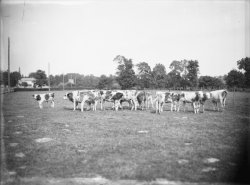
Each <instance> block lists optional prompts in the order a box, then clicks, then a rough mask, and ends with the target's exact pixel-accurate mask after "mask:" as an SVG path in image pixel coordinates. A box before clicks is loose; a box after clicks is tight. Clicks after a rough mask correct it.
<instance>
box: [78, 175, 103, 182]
mask: <svg viewBox="0 0 250 185" xmlns="http://www.w3.org/2000/svg"><path fill="white" fill-rule="evenodd" d="M74 180H75V182H76V183H86V184H92V183H98V184H106V183H107V182H108V180H107V179H105V178H103V177H101V176H97V177H93V178H74Z"/></svg>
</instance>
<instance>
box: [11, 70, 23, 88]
mask: <svg viewBox="0 0 250 185" xmlns="http://www.w3.org/2000/svg"><path fill="white" fill-rule="evenodd" d="M20 79H21V74H20V73H19V72H17V71H14V72H12V73H10V86H11V87H15V86H16V85H17V84H18V81H19V80H20Z"/></svg>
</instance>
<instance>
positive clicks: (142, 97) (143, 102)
mask: <svg viewBox="0 0 250 185" xmlns="http://www.w3.org/2000/svg"><path fill="white" fill-rule="evenodd" d="M136 100H137V102H138V105H139V107H140V108H141V110H143V106H144V107H145V109H146V108H147V93H146V92H145V91H138V92H137V93H136Z"/></svg>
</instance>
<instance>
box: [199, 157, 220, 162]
mask: <svg viewBox="0 0 250 185" xmlns="http://www.w3.org/2000/svg"><path fill="white" fill-rule="evenodd" d="M219 161H220V160H219V159H216V158H207V159H204V160H203V162H204V163H216V162H219Z"/></svg>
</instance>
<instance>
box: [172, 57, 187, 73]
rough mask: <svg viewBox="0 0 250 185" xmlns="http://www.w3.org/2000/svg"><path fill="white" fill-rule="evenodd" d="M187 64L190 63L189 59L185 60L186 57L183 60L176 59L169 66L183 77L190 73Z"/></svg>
mask: <svg viewBox="0 0 250 185" xmlns="http://www.w3.org/2000/svg"><path fill="white" fill-rule="evenodd" d="M187 65H188V61H187V60H185V59H184V60H181V61H177V60H174V61H173V62H172V63H171V64H170V66H169V68H170V69H171V71H172V72H173V73H175V74H176V75H179V76H181V77H183V76H186V75H187V73H188V71H187Z"/></svg>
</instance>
